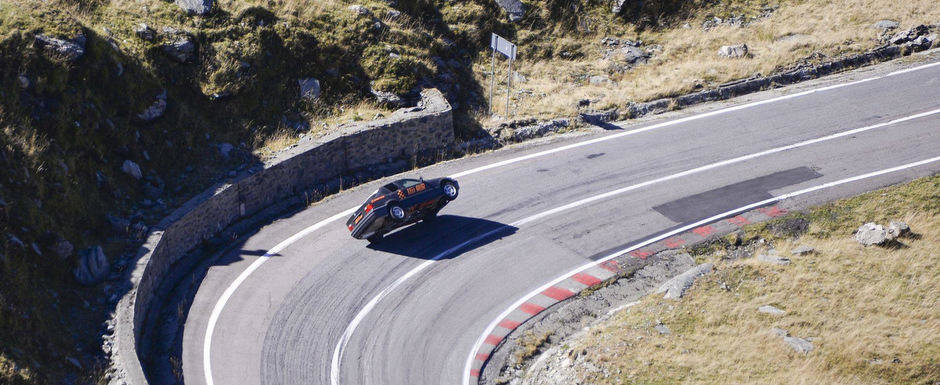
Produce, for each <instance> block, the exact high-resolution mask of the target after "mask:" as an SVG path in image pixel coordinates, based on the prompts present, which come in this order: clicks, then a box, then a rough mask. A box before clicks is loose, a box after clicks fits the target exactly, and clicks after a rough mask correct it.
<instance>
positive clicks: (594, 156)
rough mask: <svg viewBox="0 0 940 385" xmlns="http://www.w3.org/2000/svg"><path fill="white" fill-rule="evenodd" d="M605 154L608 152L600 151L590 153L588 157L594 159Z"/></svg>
mask: <svg viewBox="0 0 940 385" xmlns="http://www.w3.org/2000/svg"><path fill="white" fill-rule="evenodd" d="M604 155H606V153H604V152H598V153H596V154H590V155H588V156H587V158H588V159H594V158H597V157H601V156H604Z"/></svg>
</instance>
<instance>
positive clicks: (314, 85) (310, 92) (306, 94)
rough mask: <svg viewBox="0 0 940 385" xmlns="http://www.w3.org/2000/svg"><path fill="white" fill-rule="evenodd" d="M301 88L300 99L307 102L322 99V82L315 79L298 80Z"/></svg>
mask: <svg viewBox="0 0 940 385" xmlns="http://www.w3.org/2000/svg"><path fill="white" fill-rule="evenodd" d="M297 85H298V86H300V97H301V98H303V99H307V100H313V99H316V98H319V97H320V81H319V80H317V79H315V78H305V79H299V80H297Z"/></svg>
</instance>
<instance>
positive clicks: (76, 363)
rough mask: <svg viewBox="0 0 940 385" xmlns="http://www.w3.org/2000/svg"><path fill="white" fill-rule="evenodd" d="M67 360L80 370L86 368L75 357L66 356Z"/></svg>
mask: <svg viewBox="0 0 940 385" xmlns="http://www.w3.org/2000/svg"><path fill="white" fill-rule="evenodd" d="M65 360H66V361H68V362H69V363H70V364H72V365H73V366H75V367H76V368H78V369H79V370H83V369H84V368H82V364H81V363H80V362H78V360H76V359H74V358H72V357H65Z"/></svg>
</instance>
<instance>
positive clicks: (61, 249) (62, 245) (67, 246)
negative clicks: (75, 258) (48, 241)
mask: <svg viewBox="0 0 940 385" xmlns="http://www.w3.org/2000/svg"><path fill="white" fill-rule="evenodd" d="M74 250H75V247H74V246H72V243H71V242H69V241H67V240H65V239H61V238H59V239H58V240H56V241H55V243H53V244H52V246H50V247H49V251H51V252H53V253H54V254H55V255H58V256H59V258H62V259H66V258H68V257H70V256H72V251H74Z"/></svg>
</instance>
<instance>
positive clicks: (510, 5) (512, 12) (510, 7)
mask: <svg viewBox="0 0 940 385" xmlns="http://www.w3.org/2000/svg"><path fill="white" fill-rule="evenodd" d="M496 4H499V7H500V8H502V9H503V10H504V11H506V13H507V14H509V21H512V22H515V21H519V20H522V16H524V15H525V5H524V4H522V1H521V0H496Z"/></svg>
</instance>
